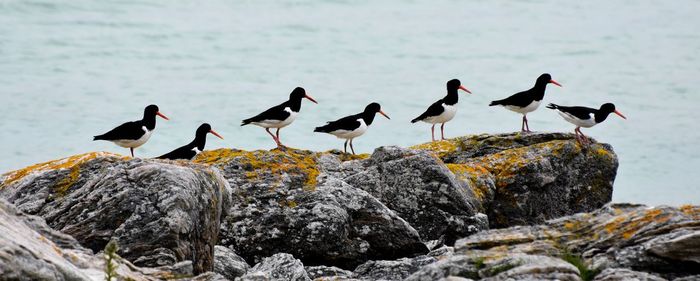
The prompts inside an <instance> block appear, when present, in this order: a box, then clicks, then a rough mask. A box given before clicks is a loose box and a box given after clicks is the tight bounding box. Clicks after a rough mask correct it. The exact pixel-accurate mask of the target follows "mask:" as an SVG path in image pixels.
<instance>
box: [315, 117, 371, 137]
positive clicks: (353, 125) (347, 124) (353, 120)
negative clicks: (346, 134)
mask: <svg viewBox="0 0 700 281" xmlns="http://www.w3.org/2000/svg"><path fill="white" fill-rule="evenodd" d="M360 118H362V113H360V114H355V115H350V116H346V117H343V118H340V119H338V120H335V121H329V122H328V123H327V124H326V125H323V126H321V127H316V129H314V132H323V133H330V132H333V131H337V130H347V131H352V130H355V129H357V128H359V127H360V125H361V124H360V121H357V119H360Z"/></svg>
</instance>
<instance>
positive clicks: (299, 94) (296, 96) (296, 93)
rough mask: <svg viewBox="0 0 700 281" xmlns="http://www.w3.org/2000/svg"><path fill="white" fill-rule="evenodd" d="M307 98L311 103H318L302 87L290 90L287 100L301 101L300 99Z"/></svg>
mask: <svg viewBox="0 0 700 281" xmlns="http://www.w3.org/2000/svg"><path fill="white" fill-rule="evenodd" d="M303 98H307V99H308V100H310V101H312V102H313V103H318V102H316V100H314V99H313V98H312V97H310V96H309V95H307V94H306V90H304V88H302V87H296V88H294V90H292V92H291V93H290V94H289V100H290V101H301V99H303Z"/></svg>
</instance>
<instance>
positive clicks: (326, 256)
mask: <svg viewBox="0 0 700 281" xmlns="http://www.w3.org/2000/svg"><path fill="white" fill-rule="evenodd" d="M200 155H201V156H200V157H198V158H197V161H199V162H204V163H209V164H213V165H215V166H217V167H219V168H220V169H221V170H222V171H223V173H224V175H225V177H226V179H227V180H228V181H229V184H230V185H231V186H232V187H234V188H233V195H232V205H231V211H230V214H229V216H228V217H226V219H225V220H224V222H223V224H222V225H221V235H220V236H221V241H220V244H221V245H224V246H227V247H231V248H232V249H234V250H235V252H236V253H238V254H240V255H241V256H242V257H244V258H245V259H246V260H247V261H248V262H249V263H256V262H259V261H260V260H261V259H262V258H264V257H267V256H270V255H273V254H275V253H279V252H282V253H289V254H292V255H294V257H296V258H299V259H301V260H302V261H304V263H305V264H307V265H321V264H323V265H332V266H339V267H341V268H346V269H352V268H354V267H355V266H357V265H358V264H360V263H362V262H364V261H366V260H369V259H394V258H400V257H405V256H414V255H417V254H421V253H426V252H427V248H426V247H425V245H423V243H422V242H421V240H420V236H419V235H418V233H417V232H416V230H415V229H414V228H413V227H411V225H409V224H408V223H407V222H406V221H405V220H404V219H402V218H401V217H399V216H398V215H397V214H396V213H395V212H393V211H392V210H391V209H389V208H387V207H386V206H385V205H384V204H382V203H381V202H380V201H379V200H377V199H376V198H375V197H373V196H372V195H370V194H369V193H367V192H365V191H363V190H361V189H358V188H355V187H353V186H351V185H349V184H347V183H346V182H345V181H343V180H342V179H338V178H336V177H319V175H321V174H322V171H321V170H319V165H318V162H317V161H318V159H319V157H320V156H322V155H323V154H317V153H311V152H307V151H299V150H291V149H289V150H287V151H284V152H282V151H279V150H273V151H269V152H268V151H255V152H245V151H234V150H228V149H220V150H215V151H210V152H207V153H202V154H200ZM330 157H335V156H330Z"/></svg>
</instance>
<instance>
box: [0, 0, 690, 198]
mask: <svg viewBox="0 0 700 281" xmlns="http://www.w3.org/2000/svg"><path fill="white" fill-rule="evenodd" d="M699 13H700V2H699V1H691V0H687V1H683V0H678V1H632V0H630V1H585V2H581V1H576V2H575V3H574V1H569V2H561V1H521V2H514V1H471V2H466V1H325V2H322V3H321V1H287V2H279V1H274V2H273V1H223V0H212V1H166V0H162V1H154V0H152V1H148V0H138V1H136V0H134V1H128V0H127V1H82V0H78V1H76V0H71V1H55V0H51V1H35V0H2V1H0V97H1V99H0V100H1V101H2V109H1V112H2V116H1V117H2V118H0V132H1V133H2V136H1V137H0V138H1V139H0V146H1V147H2V150H0V159H1V160H0V172H4V171H8V170H12V169H16V168H20V167H23V166H26V165H29V164H33V163H36V162H40V161H46V160H50V159H55V158H58V157H63V156H67V155H71V154H76V153H82V152H88V151H97V150H107V151H112V152H117V153H124V154H126V153H128V150H127V149H122V148H119V147H116V146H114V145H112V144H111V143H107V142H93V141H92V136H93V135H95V134H98V133H103V132H105V131H106V130H108V129H110V128H112V127H114V126H115V125H118V124H120V123H121V122H123V121H129V120H136V119H139V118H140V117H141V115H142V111H143V107H145V106H146V105H147V104H150V103H156V104H158V105H159V106H160V108H161V111H162V112H163V113H165V114H167V115H168V116H169V117H171V118H172V120H171V121H169V122H162V121H161V120H159V121H158V127H157V130H156V132H155V134H154V136H153V137H152V138H151V140H150V141H149V142H148V143H147V144H146V145H145V146H143V147H142V148H139V149H138V150H137V154H138V155H139V156H142V157H152V156H158V155H160V154H162V153H165V152H167V151H169V150H170V149H172V148H174V147H176V146H179V145H182V144H184V143H187V142H189V141H190V140H191V138H193V134H194V130H195V129H196V127H197V126H198V125H199V124H200V123H201V122H209V123H211V124H212V126H213V127H214V129H215V130H217V131H218V132H220V133H221V134H223V135H224V137H225V138H226V140H225V141H221V140H219V139H216V138H211V137H210V138H209V141H208V144H207V148H208V149H212V148H217V147H237V148H243V149H270V148H273V147H274V143H273V142H272V140H271V139H270V138H269V137H268V135H267V134H266V133H265V132H264V131H263V130H262V129H259V128H256V127H250V126H249V127H240V126H239V123H240V120H241V119H243V118H245V117H249V116H251V115H253V114H256V113H257V112H259V111H261V110H263V109H266V108H267V107H268V106H272V105H275V104H277V103H280V102H282V101H284V100H286V98H287V95H288V94H289V92H290V91H291V90H292V89H293V88H294V87H295V86H303V87H305V88H306V89H307V90H308V91H309V93H310V94H311V95H312V96H313V97H315V98H316V99H317V100H318V101H319V103H320V104H318V105H315V104H311V103H308V102H304V104H303V106H302V112H301V114H300V116H299V117H298V119H297V121H296V122H295V123H294V124H293V125H292V126H290V127H288V128H286V129H284V130H282V138H283V141H284V142H285V143H286V144H287V145H289V146H292V147H299V148H305V149H313V150H327V149H331V148H342V141H340V140H338V139H335V138H334V137H332V136H329V135H320V134H314V133H312V130H313V127H314V126H317V125H321V124H323V123H324V122H325V121H326V120H332V119H335V118H337V117H340V116H343V115H346V114H351V113H356V112H359V111H361V110H362V109H363V108H364V106H365V105H366V104H367V103H369V102H371V101H377V102H379V103H381V104H382V106H383V109H384V111H385V112H387V113H388V114H389V115H390V116H391V117H392V120H386V119H383V118H378V119H377V121H376V123H375V124H373V125H372V128H370V130H369V132H368V133H367V134H366V135H365V136H363V137H362V138H359V139H357V140H356V141H355V148H356V149H357V150H358V152H371V151H372V150H373V149H374V148H375V147H377V146H382V145H400V146H408V145H413V144H417V143H421V142H425V141H428V140H429V139H430V134H429V133H430V129H429V126H428V125H426V124H420V125H417V124H410V123H409V122H408V120H410V119H412V118H413V117H415V116H416V115H418V114H420V113H421V112H422V110H424V109H425V108H426V106H427V105H428V104H430V103H432V102H433V101H434V100H436V99H438V98H440V97H442V96H443V95H444V93H445V90H444V87H445V86H444V84H445V82H446V81H447V80H449V79H451V78H459V79H461V80H462V82H463V84H464V85H465V86H467V87H468V88H469V89H470V90H472V91H473V92H474V94H473V95H469V96H467V95H462V96H461V99H460V103H459V104H458V108H459V110H458V113H457V117H456V118H455V119H454V120H453V121H452V122H450V123H448V125H447V129H446V130H447V135H448V136H458V135H464V134H472V133H498V132H509V131H514V130H518V129H519V128H520V116H518V115H516V114H514V113H511V112H508V111H506V110H504V109H502V108H493V107H488V106H487V104H488V103H489V101H491V100H493V99H498V98H503V97H506V96H508V95H510V94H512V93H515V92H517V91H520V90H524V89H527V88H529V87H530V86H531V85H532V84H533V82H534V79H535V78H536V77H537V76H538V75H539V74H541V73H543V72H549V73H551V74H552V75H553V77H554V79H556V80H557V81H559V82H560V83H562V84H563V85H564V88H556V87H549V89H548V91H547V95H546V96H545V102H556V103H559V104H563V105H587V106H595V107H597V106H599V105H600V104H602V103H604V102H613V103H615V104H616V105H617V107H618V109H619V110H620V111H622V112H623V113H624V114H626V115H627V117H628V118H629V119H628V120H627V121H623V120H622V119H620V118H617V117H616V116H612V117H611V118H609V119H608V121H606V122H605V123H603V124H602V125H599V126H597V127H595V128H592V129H588V130H584V132H585V133H587V134H589V135H590V136H592V137H595V138H597V139H598V140H600V141H603V142H608V143H611V144H612V145H613V146H614V148H615V150H616V152H617V153H618V155H619V157H620V169H619V173H618V177H617V180H616V182H615V192H614V201H632V202H641V203H648V204H684V203H695V204H698V203H700V192H698V191H699V190H698V187H699V186H698V180H700V175H699V173H698V172H697V170H698V167H700V160H699V159H700V149H699V148H698V145H697V142H698V140H700V130H699V129H700V128H699V127H698V125H697V116H698V112H697V110H698V105H700V93H699V91H698V90H700V86H698V83H697V80H698V77H700V61H698V54H700V34H699V33H698V32H697V28H698V27H700V17H698V14H699ZM529 117H530V118H529V119H530V126H531V128H532V129H534V130H538V131H571V130H572V129H573V128H572V126H571V125H569V124H568V123H565V122H564V121H563V120H562V119H561V118H560V117H559V116H558V115H556V114H555V113H554V112H552V111H549V110H547V109H545V108H541V109H540V110H538V111H536V112H534V113H533V114H530V116H529Z"/></svg>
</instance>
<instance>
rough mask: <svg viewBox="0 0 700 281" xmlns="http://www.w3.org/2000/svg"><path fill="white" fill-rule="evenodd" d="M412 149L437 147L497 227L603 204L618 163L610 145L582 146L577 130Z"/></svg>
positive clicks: (482, 137)
mask: <svg viewBox="0 0 700 281" xmlns="http://www.w3.org/2000/svg"><path fill="white" fill-rule="evenodd" d="M413 148H415V149H422V150H428V151H433V152H434V153H435V154H436V155H437V156H438V157H440V159H442V160H443V161H444V162H445V163H447V166H448V168H450V170H452V171H453V172H454V173H455V174H456V175H457V176H458V177H459V178H461V179H463V180H465V181H467V182H469V183H470V184H471V185H470V186H471V188H472V189H473V192H474V194H475V195H476V197H477V198H478V199H479V200H480V201H481V202H482V206H484V208H485V210H484V211H485V212H486V213H487V215H488V217H489V223H490V225H491V227H496V228H497V227H507V226H512V225H527V224H537V223H542V222H544V221H545V220H547V219H552V218H557V217H561V216H564V215H571V214H574V213H578V212H588V211H593V210H595V209H597V208H600V207H601V206H603V205H604V204H605V203H607V202H610V199H611V198H612V185H613V182H614V180H615V176H616V173H617V167H618V162H617V156H616V155H615V153H614V152H613V151H612V147H610V145H607V144H599V143H594V144H592V145H591V146H590V147H581V146H580V145H579V144H577V143H576V141H575V140H574V137H573V135H572V134H561V133H531V134H520V133H511V134H499V135H486V134H484V135H473V136H466V137H459V138H455V139H451V140H446V141H440V142H433V143H427V144H423V145H418V146H415V147H413Z"/></svg>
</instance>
